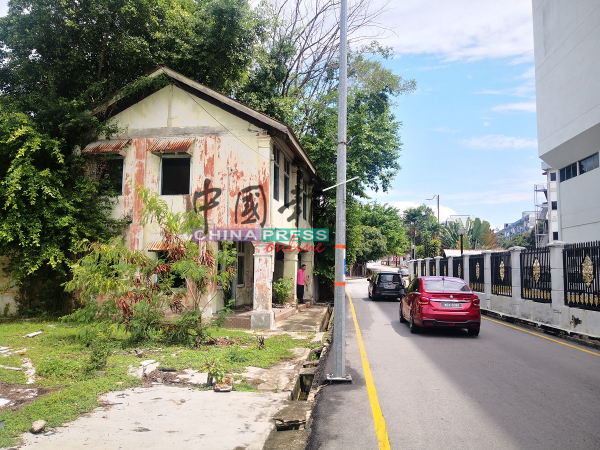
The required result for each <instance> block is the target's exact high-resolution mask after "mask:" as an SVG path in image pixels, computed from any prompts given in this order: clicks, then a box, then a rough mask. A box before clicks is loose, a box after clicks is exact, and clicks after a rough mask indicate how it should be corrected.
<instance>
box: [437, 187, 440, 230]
mask: <svg viewBox="0 0 600 450" xmlns="http://www.w3.org/2000/svg"><path fill="white" fill-rule="evenodd" d="M437 201H438V202H437V203H438V224H439V223H440V196H439V194H438V196H437Z"/></svg>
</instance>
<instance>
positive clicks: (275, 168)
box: [273, 148, 281, 200]
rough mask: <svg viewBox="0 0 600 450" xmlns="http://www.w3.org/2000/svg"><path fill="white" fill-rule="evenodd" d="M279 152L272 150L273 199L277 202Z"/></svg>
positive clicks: (276, 149) (275, 149)
mask: <svg viewBox="0 0 600 450" xmlns="http://www.w3.org/2000/svg"><path fill="white" fill-rule="evenodd" d="M280 154H281V151H280V150H279V149H278V148H273V198H274V199H275V200H279V158H280Z"/></svg>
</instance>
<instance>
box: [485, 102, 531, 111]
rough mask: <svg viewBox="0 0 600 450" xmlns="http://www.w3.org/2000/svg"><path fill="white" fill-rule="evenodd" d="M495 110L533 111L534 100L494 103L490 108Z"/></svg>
mask: <svg viewBox="0 0 600 450" xmlns="http://www.w3.org/2000/svg"><path fill="white" fill-rule="evenodd" d="M492 111H495V112H505V113H512V112H528V113H534V112H535V102H518V103H506V104H504V105H496V106H494V107H493V108H492Z"/></svg>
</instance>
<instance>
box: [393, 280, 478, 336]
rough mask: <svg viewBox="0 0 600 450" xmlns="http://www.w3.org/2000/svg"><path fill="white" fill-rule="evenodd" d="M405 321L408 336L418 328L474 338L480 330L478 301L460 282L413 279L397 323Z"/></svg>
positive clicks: (462, 282)
mask: <svg viewBox="0 0 600 450" xmlns="http://www.w3.org/2000/svg"><path fill="white" fill-rule="evenodd" d="M407 321H408V326H409V328H410V332H411V333H417V332H418V331H419V330H420V329H421V328H431V327H452V328H455V327H456V328H466V329H467V330H468V331H469V334H471V335H473V336H477V335H478V334H479V328H480V326H481V310H480V308H479V297H477V295H475V294H473V291H471V288H470V287H469V285H468V284H467V283H465V282H464V280H463V279H461V278H451V277H420V278H415V279H414V280H412V282H411V283H410V285H409V286H408V289H407V292H406V295H405V296H404V297H403V298H402V301H401V302H400V322H407Z"/></svg>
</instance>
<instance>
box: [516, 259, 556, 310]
mask: <svg viewBox="0 0 600 450" xmlns="http://www.w3.org/2000/svg"><path fill="white" fill-rule="evenodd" d="M521 298H524V299H527V300H533V301H535V302H540V303H552V284H551V274H550V250H549V249H548V248H540V249H535V250H523V251H522V252H521Z"/></svg>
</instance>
